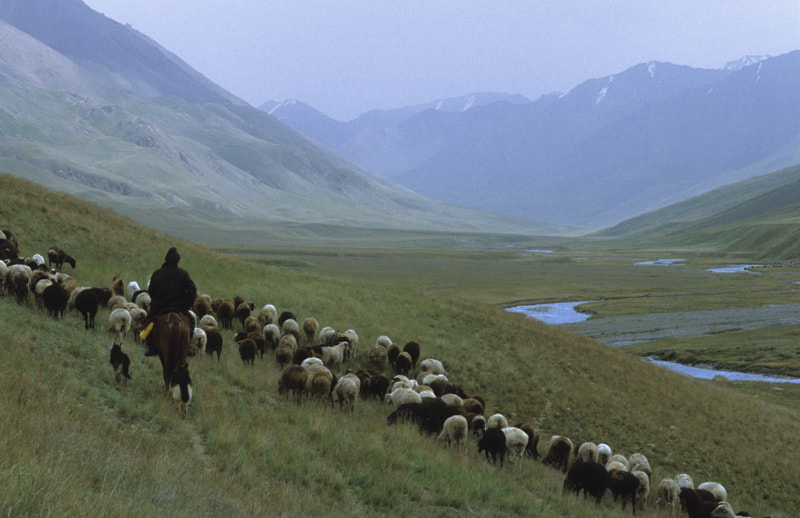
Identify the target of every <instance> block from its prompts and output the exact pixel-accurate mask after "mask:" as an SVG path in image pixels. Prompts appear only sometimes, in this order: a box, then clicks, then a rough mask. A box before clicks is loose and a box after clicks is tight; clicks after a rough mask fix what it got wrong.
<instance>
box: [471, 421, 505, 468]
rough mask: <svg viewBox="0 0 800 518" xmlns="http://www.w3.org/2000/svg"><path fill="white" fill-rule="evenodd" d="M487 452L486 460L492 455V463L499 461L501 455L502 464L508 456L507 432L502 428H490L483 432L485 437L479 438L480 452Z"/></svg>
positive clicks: (501, 464)
mask: <svg viewBox="0 0 800 518" xmlns="http://www.w3.org/2000/svg"><path fill="white" fill-rule="evenodd" d="M481 452H486V460H489V455H491V456H492V463H497V457H498V456H499V457H500V466H501V467H502V466H503V459H504V458H505V456H506V434H505V433H503V430H501V429H500V428H488V429H487V430H485V431H484V432H483V437H481V438H480V439H479V440H478V453H481Z"/></svg>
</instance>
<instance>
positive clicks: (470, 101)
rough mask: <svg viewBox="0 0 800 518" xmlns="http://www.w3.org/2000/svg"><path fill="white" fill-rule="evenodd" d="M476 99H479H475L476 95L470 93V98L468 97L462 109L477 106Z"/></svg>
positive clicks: (465, 109)
mask: <svg viewBox="0 0 800 518" xmlns="http://www.w3.org/2000/svg"><path fill="white" fill-rule="evenodd" d="M476 101H477V99H475V96H474V95H470V96H469V98H468V99H467V102H465V103H464V107H463V108H461V111H467V110H469V109H470V108H472V107H473V106H475V102H476Z"/></svg>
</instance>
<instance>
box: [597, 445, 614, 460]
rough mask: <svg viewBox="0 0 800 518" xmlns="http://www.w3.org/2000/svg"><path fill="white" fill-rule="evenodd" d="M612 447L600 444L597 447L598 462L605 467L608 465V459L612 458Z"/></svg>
mask: <svg viewBox="0 0 800 518" xmlns="http://www.w3.org/2000/svg"><path fill="white" fill-rule="evenodd" d="M611 455H612V452H611V446H609V445H608V444H606V443H602V442H601V443H600V444H598V445H597V462H598V463H599V464H602V465H603V466H605V465H606V463H607V462H608V459H610V458H611Z"/></svg>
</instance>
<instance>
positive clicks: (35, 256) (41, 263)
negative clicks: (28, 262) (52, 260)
mask: <svg viewBox="0 0 800 518" xmlns="http://www.w3.org/2000/svg"><path fill="white" fill-rule="evenodd" d="M31 259H33V260H34V261H35V262H36V264H37V266H44V265H45V260H44V256H43V255H42V254H33V257H31Z"/></svg>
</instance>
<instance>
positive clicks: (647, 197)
mask: <svg viewBox="0 0 800 518" xmlns="http://www.w3.org/2000/svg"><path fill="white" fill-rule="evenodd" d="M455 104H457V105H458V104H459V103H455ZM298 106H299V105H298V104H297V103H295V104H293V105H285V106H282V107H281V109H280V111H279V113H276V116H278V117H279V118H280V119H281V120H283V121H284V122H286V123H287V124H289V125H291V126H292V127H294V128H296V129H298V131H301V132H303V133H304V134H306V135H308V136H310V137H311V138H313V139H315V140H317V141H319V142H321V143H323V144H325V145H327V146H330V147H331V148H332V149H334V150H336V151H338V152H339V153H341V154H342V155H344V156H346V157H348V158H349V159H351V160H353V161H354V162H356V163H359V164H361V165H363V166H364V167H366V168H368V169H370V170H372V171H375V172H376V173H379V174H382V175H384V176H386V177H388V178H392V179H394V180H396V181H398V182H400V183H401V184H403V185H406V186H408V187H409V188H411V189H413V190H415V191H417V192H420V193H422V194H425V195H426V196H430V197H432V198H435V199H440V200H443V201H447V202H450V203H458V204H463V205H468V206H474V207H480V208H483V209H487V210H492V211H497V212H503V213H506V214H513V215H517V216H522V217H531V218H535V219H543V220H548V221H556V222H561V223H569V224H575V225H582V226H589V227H593V228H602V227H605V226H609V225H614V224H616V223H619V222H621V221H624V220H625V219H628V218H631V217H635V216H638V215H640V214H643V213H646V212H649V211H651V210H654V209H658V208H659V207H663V206H665V205H668V204H670V203H673V202H675V201H679V200H681V199H686V198H689V197H691V196H693V195H695V194H699V193H702V192H704V191H707V190H708V189H711V188H713V187H716V186H720V185H725V184H727V183H731V182H734V181H737V180H740V179H742V178H746V177H749V176H753V175H758V174H764V173H769V172H772V171H775V170H777V169H780V168H782V167H786V166H789V165H793V164H795V163H797V162H798V161H800V152H798V151H800V51H795V52H791V53H788V54H785V55H783V56H777V57H774V58H770V57H766V56H747V57H745V58H742V59H740V60H737V61H735V62H731V63H728V64H727V65H726V66H725V68H724V69H719V70H709V69H696V68H691V67H688V66H680V65H674V64H671V63H662V62H649V63H642V64H639V65H636V66H634V67H631V68H629V69H628V70H625V71H623V72H621V73H618V74H614V75H610V76H606V77H602V78H597V79H590V80H587V81H585V82H583V83H581V84H579V85H577V86H576V87H575V88H573V89H572V90H570V91H569V92H567V93H565V94H554V95H547V96H543V97H542V98H540V99H537V100H536V101H530V102H520V103H517V104H511V103H509V102H503V101H498V102H492V103H485V104H481V105H478V106H474V107H471V108H470V109H467V110H461V111H449V112H445V111H436V110H434V109H431V108H430V107H429V109H425V110H422V111H419V110H413V111H407V110H406V109H400V110H396V111H388V112H378V113H377V114H376V113H374V112H369V113H367V114H364V115H363V116H361V117H358V118H356V119H354V120H353V121H350V122H347V123H338V122H336V121H331V120H328V121H324V119H323V118H324V115H322V114H320V113H319V112H317V111H316V110H314V109H313V108H311V107H308V106H304V107H303V109H302V111H301V110H299V109H297V107H298ZM462 106H463V104H462ZM276 111H277V110H276ZM323 121H324V122H323Z"/></svg>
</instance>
